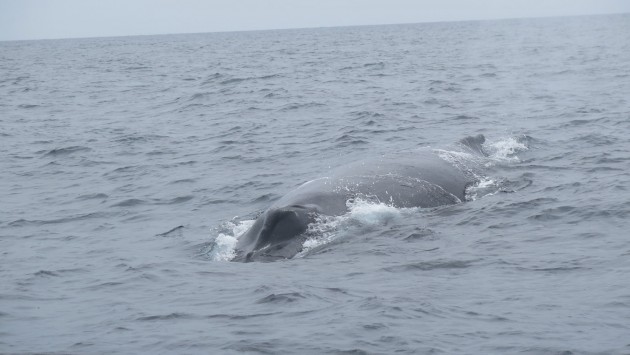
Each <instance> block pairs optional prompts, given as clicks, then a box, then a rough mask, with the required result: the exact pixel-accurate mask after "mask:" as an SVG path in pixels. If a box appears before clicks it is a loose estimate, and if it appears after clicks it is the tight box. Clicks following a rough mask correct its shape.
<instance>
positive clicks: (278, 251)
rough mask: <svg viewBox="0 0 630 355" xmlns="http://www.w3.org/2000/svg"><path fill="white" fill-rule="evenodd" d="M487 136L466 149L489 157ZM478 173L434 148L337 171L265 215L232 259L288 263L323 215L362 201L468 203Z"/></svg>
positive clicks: (287, 197)
mask: <svg viewBox="0 0 630 355" xmlns="http://www.w3.org/2000/svg"><path fill="white" fill-rule="evenodd" d="M484 141H485V138H484V136H483V135H478V136H475V137H467V138H465V139H463V140H461V141H460V144H461V147H462V149H463V150H465V151H467V152H469V153H475V154H479V155H483V149H482V143H483V142H484ZM474 182H475V178H474V174H470V173H469V172H467V171H463V170H462V169H460V168H458V167H456V166H454V165H453V164H451V163H449V162H447V161H446V160H444V159H442V158H440V157H439V156H438V155H437V154H436V153H435V152H434V151H432V150H423V151H416V152H412V153H407V154H404V155H402V156H401V155H397V156H396V157H389V156H382V157H380V158H377V159H372V160H365V161H360V162H357V163H353V164H350V165H348V166H345V167H342V168H340V169H337V170H335V171H333V173H332V174H331V175H330V176H328V177H323V178H319V179H315V180H312V181H309V182H307V183H305V184H303V185H301V186H300V187H298V188H296V189H295V190H293V191H291V192H289V193H288V194H286V195H285V196H283V197H282V198H281V199H279V200H278V201H276V202H275V203H274V204H273V205H271V206H270V207H269V208H268V209H267V210H266V211H265V212H263V213H262V214H261V215H260V216H259V217H258V218H257V220H256V221H255V222H254V224H253V225H252V226H251V227H250V229H249V230H247V232H245V233H244V234H243V235H241V236H240V237H239V239H238V242H237V244H236V248H235V249H236V256H235V257H234V258H233V259H232V261H273V260H277V259H288V258H292V257H293V256H295V255H296V254H297V253H299V252H300V251H301V250H302V245H303V243H304V241H305V239H306V236H305V232H306V231H307V229H308V225H309V224H310V223H312V222H314V221H315V220H316V218H317V217H318V216H321V215H325V216H339V215H343V214H345V213H346V212H348V206H347V202H348V201H349V200H352V199H356V198H362V199H366V200H369V201H377V202H381V203H386V204H388V205H392V206H394V207H399V208H409V207H437V206H443V205H450V204H455V203H459V202H462V201H464V200H465V191H466V188H467V187H468V186H469V185H471V184H473V183H474Z"/></svg>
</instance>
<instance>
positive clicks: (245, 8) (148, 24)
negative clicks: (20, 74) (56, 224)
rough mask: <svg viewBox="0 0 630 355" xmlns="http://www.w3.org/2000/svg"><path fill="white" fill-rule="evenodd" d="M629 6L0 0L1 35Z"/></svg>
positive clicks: (623, 1)
mask: <svg viewBox="0 0 630 355" xmlns="http://www.w3.org/2000/svg"><path fill="white" fill-rule="evenodd" d="M627 12H630V1H628V0H205V1H203V0H0V40H16V39H41V38H68V37H102V36H126V35H140V34H162V33H189V32H216V31H238V30H256V29H276V28H296V27H324V26H346V25H367V24H386V23H415V22H430V21H453V20H475V19H496V18H514V17H540V16H566V15H586V14H602V13H627Z"/></svg>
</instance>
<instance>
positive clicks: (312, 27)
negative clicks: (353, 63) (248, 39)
mask: <svg viewBox="0 0 630 355" xmlns="http://www.w3.org/2000/svg"><path fill="white" fill-rule="evenodd" d="M610 15H630V12H602V13H593V14H580V15H549V16H531V17H497V18H485V19H466V20H437V21H420V22H390V23H372V24H355V25H332V26H307V27H284V28H258V29H243V30H217V31H204V32H172V33H144V34H128V35H103V36H85V37H82V36H77V37H50V38H28V39H0V43H2V42H28V41H56V40H70V39H97V38H124V37H149V36H176V35H198V34H213V33H241V32H265V31H291V30H308V29H326V28H350V27H369V26H396V25H419V24H435V23H452V22H485V21H509V20H528V19H553V18H567V17H589V16H610Z"/></svg>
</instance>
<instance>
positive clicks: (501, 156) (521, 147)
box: [483, 136, 528, 162]
mask: <svg viewBox="0 0 630 355" xmlns="http://www.w3.org/2000/svg"><path fill="white" fill-rule="evenodd" d="M483 148H484V150H485V151H486V152H487V153H488V155H489V156H490V158H491V159H494V160H498V161H508V162H518V161H520V159H519V158H518V156H517V155H516V154H518V153H519V152H522V151H525V150H527V149H528V148H527V145H525V143H523V142H521V141H519V139H518V137H515V136H510V137H503V138H500V139H499V140H497V141H493V142H486V143H485V144H484V145H483Z"/></svg>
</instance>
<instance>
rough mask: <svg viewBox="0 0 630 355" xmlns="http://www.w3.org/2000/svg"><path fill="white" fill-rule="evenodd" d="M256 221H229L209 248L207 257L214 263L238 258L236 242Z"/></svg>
mask: <svg viewBox="0 0 630 355" xmlns="http://www.w3.org/2000/svg"><path fill="white" fill-rule="evenodd" d="M254 222H255V221H254V220H245V221H235V220H232V221H229V222H225V223H224V224H223V225H222V226H221V230H222V232H220V233H219V234H218V235H217V237H216V238H215V239H214V241H213V242H212V244H211V245H210V247H209V251H208V252H207V253H206V255H207V256H208V257H209V258H210V259H211V260H214V261H230V260H232V259H233V258H234V257H235V256H236V250H235V247H236V242H237V241H238V238H239V237H240V236H241V235H242V234H243V233H245V232H246V231H247V230H248V229H249V228H250V227H251V226H252V225H253V224H254Z"/></svg>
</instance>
